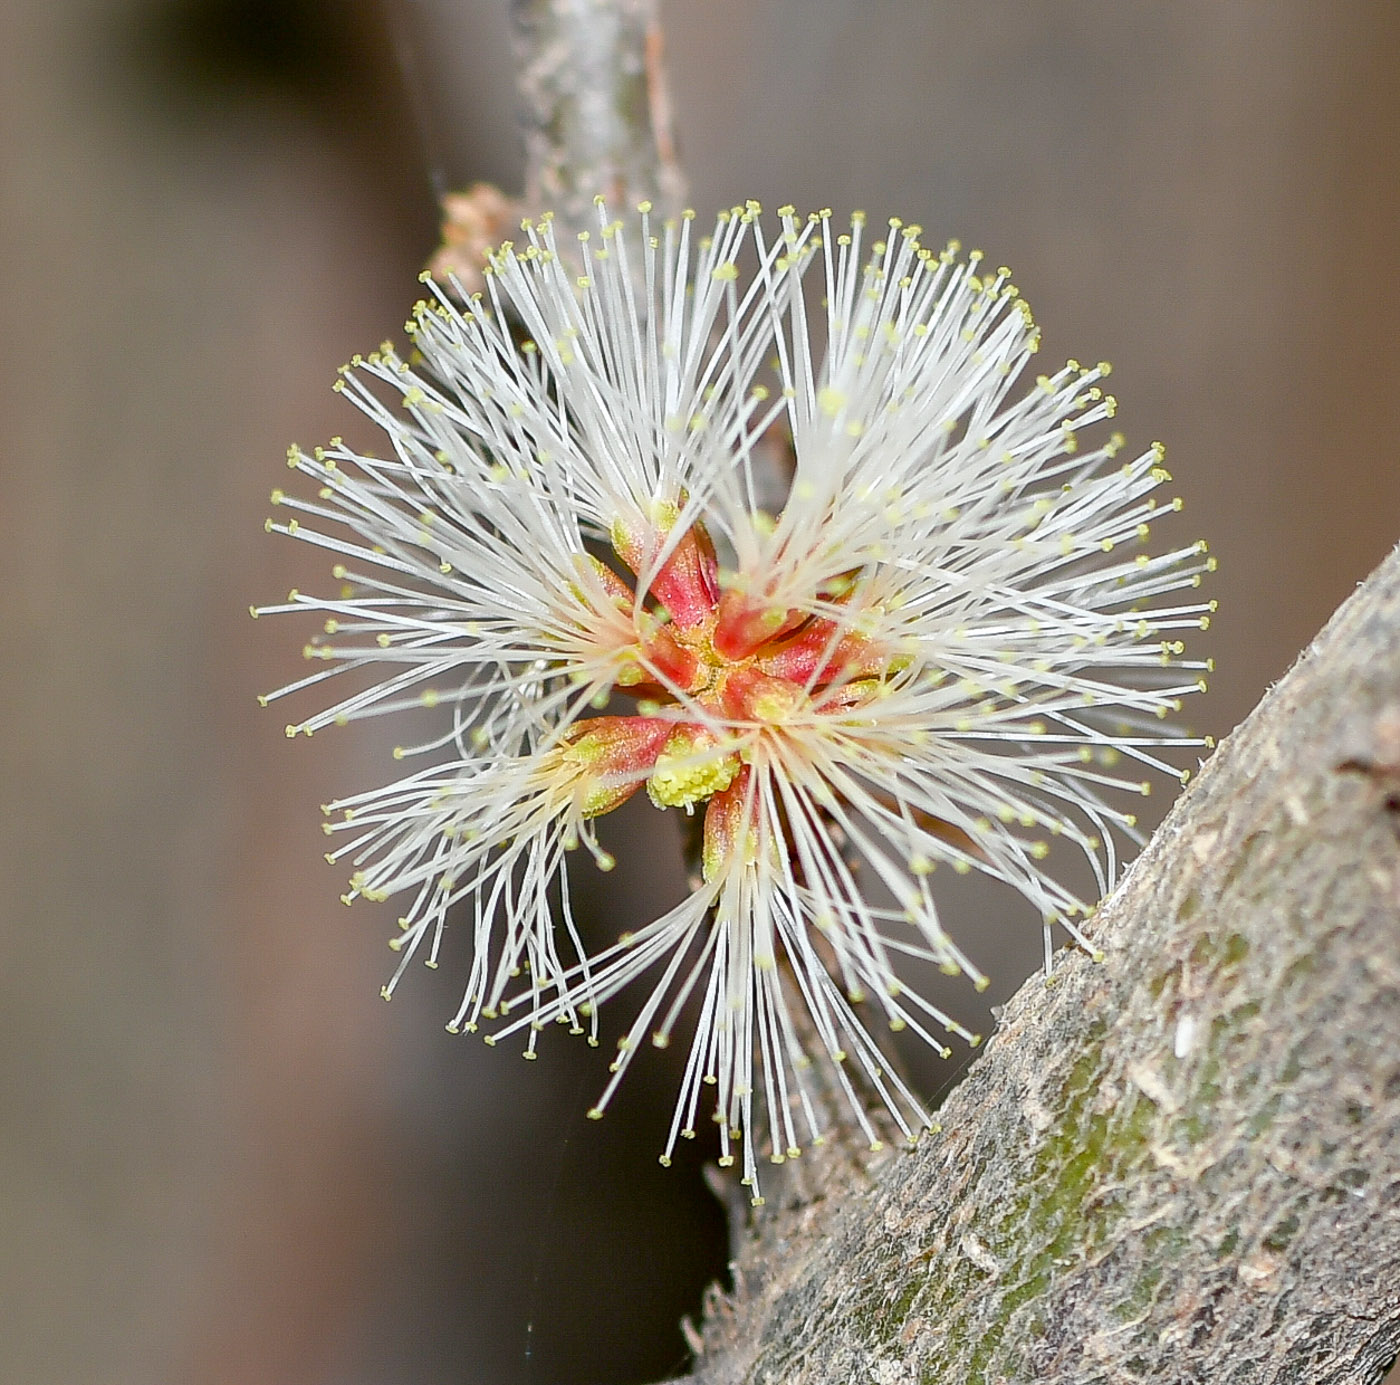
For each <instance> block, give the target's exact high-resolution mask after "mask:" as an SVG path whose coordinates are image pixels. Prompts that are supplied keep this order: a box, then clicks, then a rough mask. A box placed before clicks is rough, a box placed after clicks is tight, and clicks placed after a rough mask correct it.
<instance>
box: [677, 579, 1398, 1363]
mask: <svg viewBox="0 0 1400 1385" xmlns="http://www.w3.org/2000/svg"><path fill="white" fill-rule="evenodd" d="M1397 828H1400V551H1397V552H1396V553H1395V554H1392V555H1391V557H1390V559H1389V560H1388V561H1387V562H1386V563H1385V564H1383V565H1382V566H1381V568H1379V569H1378V570H1377V572H1376V573H1375V574H1374V575H1373V576H1372V577H1371V579H1370V580H1369V581H1368V582H1367V583H1366V585H1365V586H1364V587H1363V588H1362V590H1361V591H1359V592H1358V593H1357V594H1356V595H1355V596H1354V597H1352V599H1351V600H1349V601H1348V602H1347V603H1346V604H1345V605H1344V606H1343V607H1342V608H1341V610H1340V611H1339V612H1338V613H1337V614H1336V615H1335V616H1334V617H1333V619H1332V621H1331V622H1330V623H1329V624H1328V626H1327V627H1326V629H1325V630H1324V631H1323V632H1322V634H1321V635H1320V636H1319V637H1318V639H1317V640H1316V641H1315V642H1314V644H1313V645H1312V647H1311V648H1310V649H1309V650H1308V651H1307V652H1306V653H1305V654H1304V655H1303V657H1302V658H1301V659H1300V660H1299V661H1298V663H1297V664H1296V665H1295V667H1294V668H1293V669H1292V671H1291V672H1290V673H1289V674H1288V676H1287V677H1286V678H1284V679H1283V681H1282V682H1281V683H1279V685H1278V686H1277V687H1276V688H1274V689H1273V691H1272V692H1270V693H1269V694H1268V696H1266V697H1265V699H1264V701H1263V702H1262V703H1261V704H1260V706H1259V707H1258V709H1257V710H1256V711H1255V712H1254V713H1253V714H1252V715H1251V716H1250V717H1249V718H1248V720H1247V721H1246V722H1245V723H1244V724H1243V725H1242V726H1241V727H1240V728H1239V729H1238V730H1237V731H1236V732H1235V733H1234V734H1233V735H1232V736H1231V737H1230V738H1229V739H1228V740H1227V741H1226V742H1224V743H1223V744H1222V745H1221V747H1220V749H1219V751H1218V752H1217V753H1216V755H1215V757H1214V758H1213V760H1212V761H1211V762H1210V764H1208V765H1207V766H1206V768H1205V770H1204V771H1203V772H1202V774H1201V775H1200V778H1199V779H1198V781H1197V782H1196V783H1195V784H1194V785H1193V786H1192V787H1191V789H1190V790H1189V791H1188V792H1187V793H1185V794H1184V795H1183V796H1182V798H1181V800H1180V801H1179V802H1178V803H1177V805H1176V807H1175V809H1174V810H1173V811H1172V813H1171V814H1170V816H1169V817H1168V818H1167V820H1166V822H1165V823H1164V824H1163V825H1162V827H1161V829H1160V830H1159V831H1158V833H1157V834H1156V836H1155V837H1154V839H1153V841H1152V842H1151V844H1150V845H1149V847H1148V848H1147V850H1146V851H1145V852H1144V854H1143V855H1142V857H1141V858H1140V859H1139V861H1138V862H1137V863H1136V865H1135V866H1134V867H1133V869H1132V870H1131V871H1130V872H1129V874H1128V875H1127V877H1126V878H1125V880H1124V881H1123V882H1122V884H1121V886H1120V888H1119V889H1118V890H1117V891H1115V893H1114V894H1113V895H1112V896H1111V897H1110V899H1109V900H1108V901H1106V902H1105V904H1104V905H1103V906H1102V907H1101V909H1100V911H1099V913H1098V916H1097V919H1096V929H1097V937H1098V938H1099V939H1101V940H1102V942H1103V944H1104V946H1105V948H1106V950H1107V952H1108V959H1107V961H1106V962H1104V963H1102V964H1095V963H1093V962H1091V961H1090V960H1088V959H1087V958H1086V957H1084V956H1082V955H1080V954H1078V953H1069V954H1063V955H1062V956H1061V958H1060V960H1059V962H1058V963H1057V965H1056V968H1055V973H1054V976H1053V977H1052V978H1051V979H1050V980H1049V981H1047V980H1046V979H1045V978H1037V979H1034V980H1032V981H1030V982H1028V983H1027V984H1026V985H1025V986H1024V987H1022V989H1021V990H1020V992H1019V993H1018V994H1017V995H1016V996H1015V997H1014V998H1013V1000H1012V1001H1011V1002H1010V1004H1008V1005H1007V1007H1006V1009H1005V1011H1004V1013H1003V1016H1002V1024H1001V1029H1000V1031H999V1032H998V1034H997V1035H996V1036H995V1038H994V1039H993V1041H992V1042H991V1044H990V1045H989V1047H988V1051H987V1052H986V1054H985V1055H984V1056H983V1057H982V1058H981V1059H980V1060H979V1061H978V1062H977V1063H975V1064H974V1065H973V1067H972V1069H971V1070H970V1072H969V1074H968V1076H967V1078H966V1080H965V1081H964V1082H963V1083H962V1084H961V1085H960V1086H959V1087H958V1088H956V1089H955V1091H954V1092H953V1094H952V1096H951V1097H950V1099H949V1100H948V1101H947V1103H946V1104H945V1106H944V1108H943V1111H942V1113H941V1118H942V1121H943V1126H944V1133H942V1134H939V1135H934V1136H930V1137H928V1138H927V1139H926V1141H925V1142H924V1143H923V1144H922V1146H921V1147H920V1148H919V1150H918V1151H917V1152H916V1153H913V1154H901V1155H894V1156H890V1157H888V1158H887V1160H886V1162H885V1163H884V1164H883V1165H881V1166H879V1167H872V1168H867V1167H865V1166H863V1165H862V1164H861V1163H860V1162H859V1161H857V1160H855V1159H853V1158H852V1156H851V1152H850V1149H849V1148H848V1147H843V1146H842V1145H840V1144H839V1142H838V1144H837V1146H836V1147H835V1148H833V1149H831V1150H824V1151H814V1152H813V1153H812V1154H809V1155H808V1156H807V1157H806V1158H804V1159H803V1160H802V1161H801V1163H802V1165H803V1166H805V1167H804V1168H802V1170H801V1172H802V1176H803V1179H804V1180H805V1183H804V1185H803V1186H799V1185H798V1184H796V1183H792V1184H790V1186H789V1188H788V1190H787V1203H786V1205H785V1206H783V1207H780V1208H778V1209H777V1210H772V1209H770V1211H769V1214H768V1215H766V1216H764V1217H762V1218H760V1219H759V1220H758V1222H757V1224H756V1226H755V1228H754V1229H753V1230H751V1231H750V1232H749V1233H748V1234H747V1237H746V1239H745V1241H744V1244H743V1245H742V1247H741V1249H740V1251H739V1254H738V1259H737V1261H736V1263H735V1266H734V1291H733V1293H732V1295H730V1296H726V1295H723V1294H721V1293H720V1292H719V1291H718V1290H714V1291H712V1294H711V1300H710V1303H709V1306H708V1313H707V1321H706V1323H705V1326H704V1331H703V1352H702V1354H701V1356H700V1359H699V1361H698V1363H697V1367H696V1371H695V1375H694V1377H693V1380H694V1381H698V1382H700V1385H730V1382H735V1383H737V1382H741V1381H742V1382H755V1385H757V1382H769V1381H771V1382H775V1383H776V1382H782V1385H818V1382H822V1383H825V1382H830V1385H838V1383H839V1385H850V1382H853V1381H875V1382H879V1385H903V1382H914V1381H919V1382H924V1383H925V1385H945V1382H946V1385H992V1382H1016V1385H1021V1382H1029V1381H1036V1382H1038V1385H1091V1383H1092V1385H1099V1383H1100V1382H1104V1383H1105V1385H1107V1382H1119V1381H1124V1382H1126V1381H1139V1380H1140V1381H1151V1382H1165V1381H1172V1382H1177V1381H1181V1382H1195V1381H1200V1382H1209V1385H1246V1383H1247V1385H1265V1382H1271V1383H1279V1385H1281V1383H1282V1382H1289V1383H1290V1385H1329V1382H1334V1383H1335V1385H1358V1382H1365V1381H1377V1380H1379V1379H1380V1376H1381V1374H1382V1372H1383V1370H1384V1368H1385V1366H1386V1365H1387V1364H1388V1363H1389V1362H1390V1361H1391V1360H1392V1359H1393V1358H1394V1356H1395V1354H1396V1352H1397V1349H1400V833H1398V832H1397ZM791 1167H793V1166H789V1168H791ZM765 1186H767V1185H765Z"/></svg>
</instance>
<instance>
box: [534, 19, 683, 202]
mask: <svg viewBox="0 0 1400 1385" xmlns="http://www.w3.org/2000/svg"><path fill="white" fill-rule="evenodd" d="M511 15H512V21H513V24H514V29H515V40H516V59H517V82H516V85H517V87H518V89H519V92H520V99H521V105H522V121H523V124H524V128H525V160H526V169H525V204H526V206H527V207H528V208H530V209H531V210H532V211H535V212H538V211H541V210H544V209H546V208H548V209H550V210H552V211H553V212H554V213H555V215H556V216H557V217H558V219H559V220H560V221H561V222H562V223H563V224H564V225H566V226H569V227H571V228H578V229H581V228H583V227H586V226H590V225H592V224H593V223H592V216H591V212H592V204H593V199H594V197H596V196H597V195H598V194H600V193H601V194H602V195H603V196H605V197H606V198H607V199H608V201H609V203H610V204H611V205H612V206H613V207H615V208H621V207H626V206H629V205H630V204H632V203H635V202H637V201H638V200H640V199H642V198H650V199H652V200H653V201H655V202H656V203H657V206H658V208H659V209H660V210H661V211H663V212H665V213H666V214H673V213H675V212H677V211H679V209H680V203H681V200H682V199H683V197H684V195H685V184H684V179H683V178H682V175H681V171H680V165H679V163H678V162H677V159H676V149H675V143H674V139H673V136H672V133H671V114H670V104H669V100H668V96H667V89H666V82H665V72H664V64H663V61H662V40H661V24H660V21H659V19H658V17H657V12H656V0H512V5H511Z"/></svg>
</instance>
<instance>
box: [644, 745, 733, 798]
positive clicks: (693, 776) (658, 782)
mask: <svg viewBox="0 0 1400 1385" xmlns="http://www.w3.org/2000/svg"><path fill="white" fill-rule="evenodd" d="M739 768H740V762H739V757H738V755H736V754H734V752H733V751H726V750H724V749H722V748H721V747H720V746H719V745H718V744H717V743H716V742H715V740H714V738H713V737H711V736H709V735H707V734H706V733H704V732H701V731H692V730H691V729H690V728H688V727H683V728H680V729H679V730H677V731H676V732H675V734H674V735H672V736H671V738H670V740H668V741H667V742H666V748H665V749H664V750H663V751H662V752H661V754H660V755H659V756H658V757H657V761H656V768H655V769H654V770H653V771H652V775H651V778H650V779H648V780H647V794H648V796H649V797H650V798H651V801H652V802H653V803H655V804H656V806H657V807H658V808H690V807H691V806H692V805H694V804H696V803H700V802H702V801H704V800H705V799H708V798H712V797H714V795H715V794H717V793H723V792H724V790H725V789H727V788H728V787H729V786H730V785H731V784H732V783H733V782H734V776H735V775H736V774H738V773H739Z"/></svg>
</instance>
